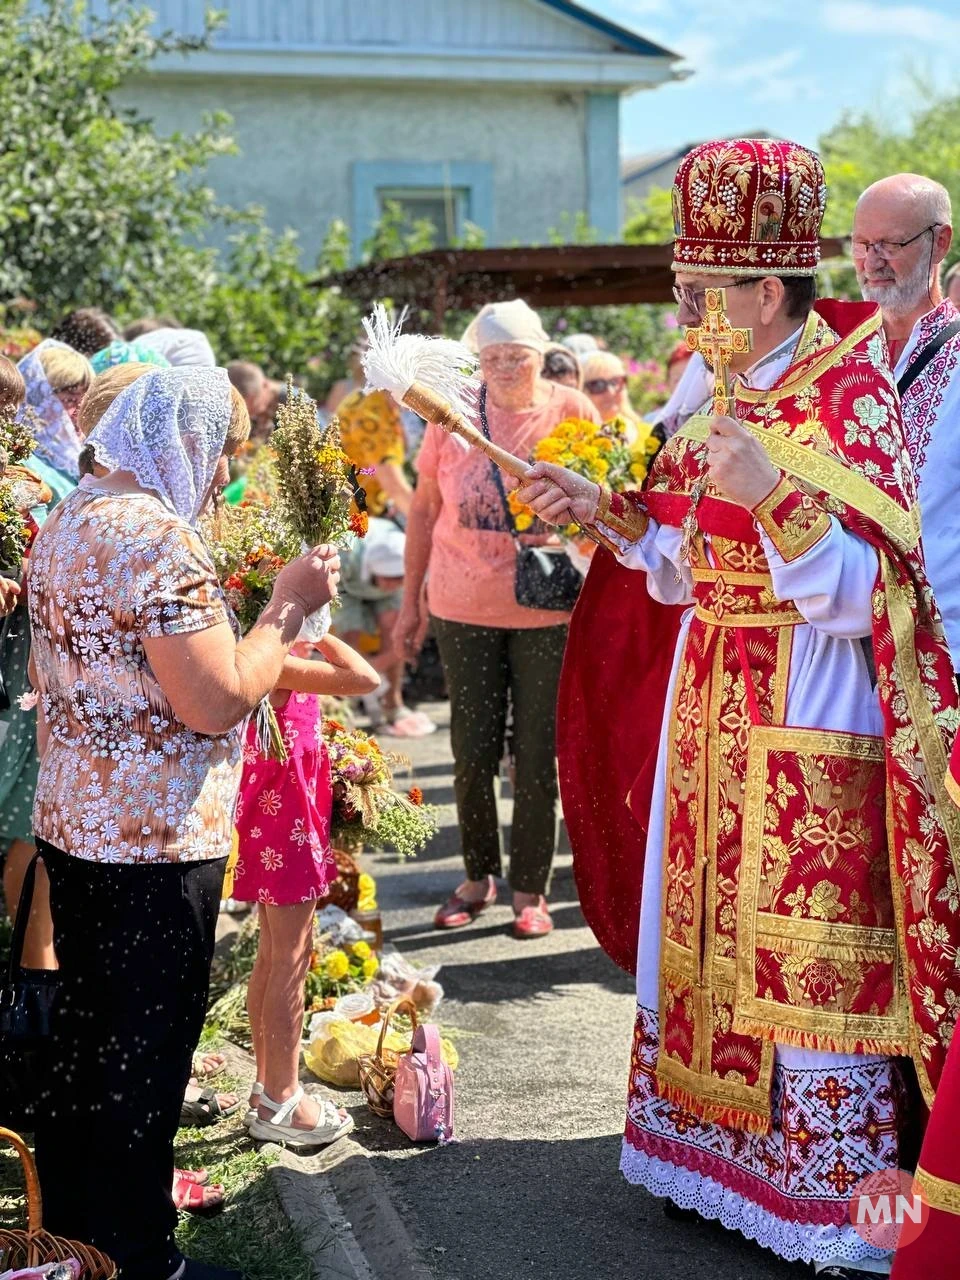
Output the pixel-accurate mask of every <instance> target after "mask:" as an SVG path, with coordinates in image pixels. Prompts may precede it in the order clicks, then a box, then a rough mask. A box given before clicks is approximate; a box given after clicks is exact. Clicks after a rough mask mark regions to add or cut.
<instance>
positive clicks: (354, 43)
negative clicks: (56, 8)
mask: <svg viewBox="0 0 960 1280" xmlns="http://www.w3.org/2000/svg"><path fill="white" fill-rule="evenodd" d="M89 2H90V4H91V7H92V9H93V11H94V12H95V13H97V14H100V13H101V11H104V12H105V11H106V7H107V5H108V4H109V0H89ZM151 8H152V9H153V10H154V12H155V13H156V15H157V16H156V23H155V27H156V29H158V30H175V31H180V32H183V33H184V34H190V35H196V34H199V33H200V32H201V31H202V29H203V13H204V9H205V4H204V3H203V0H151ZM222 8H223V9H224V10H225V13H226V22H225V25H224V26H223V28H222V29H221V30H219V31H218V32H217V33H216V35H215V36H214V37H213V40H212V41H211V44H210V47H209V48H207V49H202V50H199V51H197V52H195V53H193V54H191V55H190V57H189V58H186V59H185V58H183V57H181V56H180V55H175V54H166V55H161V56H160V57H159V58H157V60H156V61H155V63H154V64H153V66H152V70H154V71H158V72H160V73H163V74H174V75H177V76H180V77H196V76H207V75H210V74H216V75H224V74H227V75H237V76H256V77H273V76H293V77H301V78H309V79H329V80H338V81H361V80H366V81H370V80H377V81H387V82H395V83H397V82H402V81H417V80H420V81H431V82H434V83H436V82H441V83H447V84H449V83H452V82H460V83H493V82H497V81H501V82H508V83H522V84H540V85H551V86H553V85H556V86H563V87H571V88H578V87H579V88H585V89H587V90H588V91H600V92H610V93H624V92H630V91H631V90H633V89H639V88H644V87H653V86H655V85H659V84H664V83H666V82H668V81H670V80H675V79H679V78H681V77H682V76H683V75H684V74H685V72H684V71H683V69H681V68H680V67H679V63H680V62H681V61H682V58H681V55H679V54H677V53H674V52H672V51H671V50H670V49H666V48H664V47H663V46H662V45H659V44H656V43H655V42H654V41H652V40H648V39H646V37H644V36H642V35H640V34H638V33H637V32H635V31H630V30H628V29H627V28H626V27H623V26H620V25H619V24H617V23H615V22H610V21H608V20H607V19H606V18H602V17H600V15H599V14H597V13H594V12H593V10H592V9H590V8H588V7H586V6H585V5H583V4H577V3H574V2H573V0H403V2H402V3H401V0H363V3H362V4H357V3H356V0H226V3H224V5H223V6H222Z"/></svg>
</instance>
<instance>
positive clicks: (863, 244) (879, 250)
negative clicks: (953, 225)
mask: <svg viewBox="0 0 960 1280" xmlns="http://www.w3.org/2000/svg"><path fill="white" fill-rule="evenodd" d="M939 226H940V223H939V222H931V223H930V225H929V227H924V228H923V230H922V231H918V232H917V234H916V235H915V236H911V237H910V239H909V240H854V241H853V242H852V245H851V252H852V253H853V256H854V257H855V258H858V259H860V258H865V257H866V256H867V254H868V253H869V252H870V250H871V249H872V250H873V251H874V253H875V254H877V255H878V256H879V257H881V258H887V259H889V258H895V257H896V256H897V254H898V253H901V252H902V251H903V250H904V249H906V247H907V245H908V244H913V243H914V241H916V240H919V239H920V237H921V236H925V235H926V234H927V232H928V231H936V230H937V228H938V227H939Z"/></svg>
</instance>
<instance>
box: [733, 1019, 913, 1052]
mask: <svg viewBox="0 0 960 1280" xmlns="http://www.w3.org/2000/svg"><path fill="white" fill-rule="evenodd" d="M733 1030H734V1031H735V1032H737V1034H738V1035H742V1036H756V1037H757V1039H759V1040H773V1041H775V1042H776V1043H777V1044H786V1045H790V1047H791V1048H793V1049H817V1050H819V1051H820V1052H821V1053H870V1054H876V1055H877V1056H878V1057H886V1058H896V1057H900V1056H901V1055H904V1054H909V1052H910V1041H909V1038H907V1037H904V1036H890V1037H889V1038H887V1039H884V1038H878V1037H875V1036H857V1035H852V1034H851V1035H847V1036H844V1035H828V1034H826V1033H824V1032H820V1031H802V1030H801V1029H800V1028H799V1027H788V1026H784V1025H783V1024H782V1023H779V1024H777V1025H776V1026H775V1025H773V1024H772V1023H771V1022H770V1021H769V1020H767V1021H763V1022H761V1021H759V1020H756V1019H753V1018H745V1017H743V1016H742V1015H741V1014H735V1015H734V1018H733Z"/></svg>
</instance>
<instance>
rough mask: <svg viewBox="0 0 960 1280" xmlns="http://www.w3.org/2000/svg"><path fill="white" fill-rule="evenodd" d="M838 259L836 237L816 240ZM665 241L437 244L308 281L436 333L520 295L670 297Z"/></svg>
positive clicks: (610, 299)
mask: <svg viewBox="0 0 960 1280" xmlns="http://www.w3.org/2000/svg"><path fill="white" fill-rule="evenodd" d="M820 243H821V253H822V255H823V257H824V258H835V257H839V256H840V255H841V254H842V253H843V251H844V242H843V241H842V240H840V239H828V240H822V241H821V242H820ZM672 261H673V245H671V244H596V245H550V246H547V247H542V248H526V249H435V250H433V251H432V252H430V253H416V254H411V255H409V256H408V257H405V258H389V259H387V260H386V261H384V262H372V263H368V264H367V265H365V266H360V267H354V268H352V269H351V270H349V271H341V272H337V273H336V274H332V275H327V276H322V277H321V278H320V279H318V280H316V281H314V283H315V284H316V285H317V286H318V287H320V286H322V287H324V288H329V287H331V286H336V287H337V288H339V289H340V290H341V291H342V292H343V293H344V294H345V295H346V296H347V297H348V298H352V299H353V300H354V301H355V302H359V303H361V304H363V305H368V304H370V303H373V302H376V301H378V300H380V299H382V298H389V299H391V301H392V302H393V303H394V305H395V306H397V307H403V306H409V307H411V308H413V309H415V310H418V311H421V312H427V313H431V314H432V315H433V318H434V325H435V328H436V330H437V331H440V329H442V326H443V317H444V315H445V314H446V312H447V311H475V310H477V309H478V308H479V307H481V306H483V305H484V304H485V303H487V302H500V301H502V300H504V299H507V298H524V299H525V300H526V301H527V302H529V303H530V304H531V305H532V306H535V307H563V306H567V307H584V306H587V307H592V306H607V305H611V306H612V305H617V304H621V303H632V302H651V303H658V302H660V303H662V302H672V301H673V272H672V271H671V270H670V264H671V262H672Z"/></svg>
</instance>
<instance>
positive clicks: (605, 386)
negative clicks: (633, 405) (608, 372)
mask: <svg viewBox="0 0 960 1280" xmlns="http://www.w3.org/2000/svg"><path fill="white" fill-rule="evenodd" d="M626 385H627V380H626V378H624V377H617V378H591V379H590V381H589V382H585V383H584V384H583V389H584V391H586V393H587V395H588V396H602V395H604V394H605V393H606V392H607V391H622V390H623V388H624V387H625V386H626Z"/></svg>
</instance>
